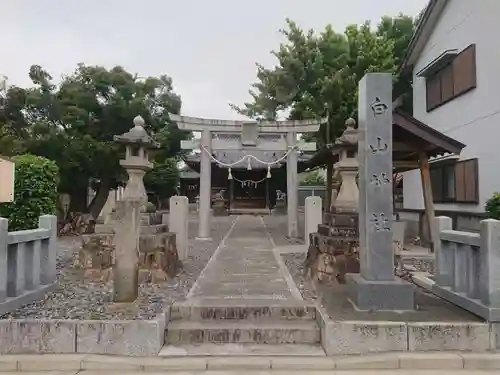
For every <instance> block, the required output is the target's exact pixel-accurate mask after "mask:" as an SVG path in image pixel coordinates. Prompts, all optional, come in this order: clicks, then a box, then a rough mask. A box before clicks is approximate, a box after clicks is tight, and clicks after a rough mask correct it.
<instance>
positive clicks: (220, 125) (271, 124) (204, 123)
mask: <svg viewBox="0 0 500 375" xmlns="http://www.w3.org/2000/svg"><path fill="white" fill-rule="evenodd" d="M169 117H170V120H172V121H174V122H176V123H177V126H178V128H179V129H180V130H190V131H203V130H210V131H213V132H224V131H228V132H240V131H241V130H242V128H243V126H244V125H256V126H258V128H259V132H262V133H287V132H296V133H309V132H317V131H318V130H319V127H320V125H321V124H324V123H326V122H327V121H328V119H326V118H323V119H320V120H277V121H239V120H218V119H207V118H201V117H188V116H181V115H175V114H171V113H169Z"/></svg>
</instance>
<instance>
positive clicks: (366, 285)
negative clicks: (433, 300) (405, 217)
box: [347, 73, 414, 310]
mask: <svg viewBox="0 0 500 375" xmlns="http://www.w3.org/2000/svg"><path fill="white" fill-rule="evenodd" d="M391 103H392V75H391V74H390V73H369V74H367V75H365V76H364V77H363V79H362V80H361V81H360V83H359V96H358V116H359V128H358V131H359V143H358V155H359V239H360V250H359V252H360V274H349V275H348V276H347V282H348V284H349V296H350V298H351V301H352V302H353V303H354V305H355V306H356V307H357V308H358V309H360V310H372V309H373V310H413V309H414V292H413V285H412V284H410V283H408V282H406V281H403V280H401V279H399V278H396V277H395V276H394V253H393V246H392V237H393V231H392V220H393V218H392V214H393V205H392V173H393V169H392V105H391Z"/></svg>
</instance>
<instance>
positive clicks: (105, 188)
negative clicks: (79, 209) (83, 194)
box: [87, 181, 111, 220]
mask: <svg viewBox="0 0 500 375" xmlns="http://www.w3.org/2000/svg"><path fill="white" fill-rule="evenodd" d="M110 191H111V188H110V184H109V183H107V181H101V183H100V184H99V187H98V188H97V191H96V194H95V195H94V198H93V199H92V202H90V204H89V207H88V210H87V212H88V213H89V214H91V215H92V217H93V218H94V220H97V218H98V217H99V214H100V213H101V211H102V208H103V207H104V205H105V204H106V202H107V200H108V197H109V192H110Z"/></svg>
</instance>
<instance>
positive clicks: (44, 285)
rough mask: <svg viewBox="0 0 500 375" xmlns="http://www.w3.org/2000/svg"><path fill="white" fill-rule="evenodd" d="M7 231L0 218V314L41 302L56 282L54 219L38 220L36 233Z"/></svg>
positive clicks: (33, 230)
mask: <svg viewBox="0 0 500 375" xmlns="http://www.w3.org/2000/svg"><path fill="white" fill-rule="evenodd" d="M8 228H9V221H8V220H7V219H5V218H0V314H5V313H8V312H10V311H13V310H15V309H17V308H19V307H21V306H22V305H25V304H28V303H31V302H33V301H36V300H39V299H41V298H43V296H44V295H45V293H46V292H48V291H50V290H52V289H53V288H54V286H55V284H54V283H55V281H56V252H57V217H56V216H52V215H44V216H41V217H40V218H39V222H38V228H37V229H31V230H20V231H16V232H9V229H8Z"/></svg>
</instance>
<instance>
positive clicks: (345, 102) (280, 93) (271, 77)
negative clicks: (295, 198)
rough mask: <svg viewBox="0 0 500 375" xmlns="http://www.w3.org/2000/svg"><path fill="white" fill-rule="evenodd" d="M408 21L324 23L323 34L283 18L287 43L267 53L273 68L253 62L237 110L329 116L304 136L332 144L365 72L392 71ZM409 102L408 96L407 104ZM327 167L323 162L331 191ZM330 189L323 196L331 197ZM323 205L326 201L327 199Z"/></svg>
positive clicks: (270, 115) (271, 115)
mask: <svg viewBox="0 0 500 375" xmlns="http://www.w3.org/2000/svg"><path fill="white" fill-rule="evenodd" d="M413 25H414V22H413V19H412V18H411V17H408V16H404V15H399V16H397V17H395V18H391V17H384V18H382V21H381V22H380V24H379V25H378V26H377V27H376V28H375V29H373V28H372V27H371V25H370V23H369V22H365V23H363V24H361V25H350V26H348V27H347V28H346V29H345V30H344V32H342V33H338V32H335V31H334V30H333V28H332V27H331V25H328V26H327V27H326V28H325V29H324V30H323V31H322V32H320V33H315V32H314V30H309V31H307V32H306V31H304V30H303V29H301V28H300V27H299V26H298V25H297V24H296V23H295V22H293V21H291V20H287V28H286V29H285V30H281V32H282V34H283V35H284V36H285V38H286V41H285V42H284V43H282V44H281V45H280V48H279V49H278V50H277V51H273V52H272V54H273V55H274V56H275V57H276V58H277V60H278V63H277V64H276V66H275V67H273V68H266V67H264V66H262V65H260V64H257V82H256V83H254V84H253V85H252V87H251V90H250V94H251V96H252V100H251V101H250V102H248V103H244V105H243V106H241V107H236V106H233V109H235V110H236V111H237V112H238V113H240V114H243V115H246V116H249V117H251V118H257V119H262V118H265V119H275V118H276V117H277V116H278V114H279V113H280V112H281V113H282V112H285V113H286V112H288V113H289V116H288V117H289V118H290V119H294V120H301V119H314V118H316V119H319V118H325V117H327V118H328V123H327V124H323V125H322V126H321V127H320V130H319V132H318V133H317V134H305V135H304V136H303V139H304V140H306V141H316V143H317V144H318V147H319V148H323V147H325V146H326V145H328V144H331V143H333V141H334V139H335V138H336V137H338V136H339V135H340V134H341V133H342V131H343V130H344V128H345V121H346V119H347V118H349V117H354V118H357V100H358V99H357V98H358V93H357V88H358V83H359V81H360V80H361V78H362V77H363V76H364V75H365V74H366V73H369V72H392V73H394V72H395V71H396V68H397V65H398V63H399V62H400V61H401V59H402V58H403V56H404V53H405V50H406V47H407V45H408V42H409V40H410V38H411V35H412V33H413ZM394 80H395V82H396V83H398V85H399V86H400V87H401V90H402V91H401V92H404V89H405V88H408V87H410V82H409V81H408V77H395V78H394ZM409 102H411V97H410V100H409V101H408V100H407V101H406V103H409ZM332 170H333V168H332V165H331V163H330V164H329V165H328V166H327V171H328V173H327V179H328V183H327V185H328V189H329V190H330V189H331V183H330V182H331V179H332ZM330 196H331V193H330V192H329V193H328V194H327V197H330ZM326 204H327V206H328V204H329V202H327V203H326Z"/></svg>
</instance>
